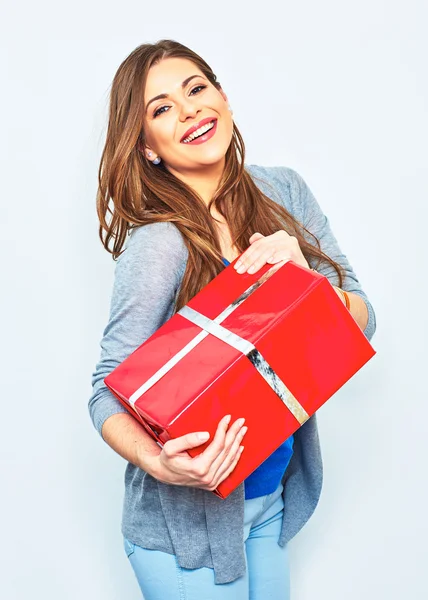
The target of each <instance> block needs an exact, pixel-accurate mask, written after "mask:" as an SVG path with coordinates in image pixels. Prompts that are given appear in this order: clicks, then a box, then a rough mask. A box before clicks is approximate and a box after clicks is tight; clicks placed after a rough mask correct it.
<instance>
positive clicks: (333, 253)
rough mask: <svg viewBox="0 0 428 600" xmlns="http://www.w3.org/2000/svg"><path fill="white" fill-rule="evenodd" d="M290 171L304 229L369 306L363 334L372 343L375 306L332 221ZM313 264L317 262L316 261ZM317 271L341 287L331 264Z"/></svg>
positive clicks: (345, 285) (345, 284)
mask: <svg viewBox="0 0 428 600" xmlns="http://www.w3.org/2000/svg"><path fill="white" fill-rule="evenodd" d="M287 171H288V173H290V176H289V180H290V193H291V195H292V196H294V197H295V198H296V199H297V200H298V202H299V204H300V207H301V214H302V222H303V225H304V226H305V227H306V229H308V230H309V231H310V232H311V233H313V234H314V235H315V236H316V237H317V238H318V240H319V242H320V245H321V250H322V251H323V252H324V253H325V254H327V256H329V257H330V258H331V259H333V260H334V261H335V262H337V263H339V264H340V265H341V266H342V267H343V269H344V271H345V273H346V276H345V279H344V282H343V286H342V289H344V290H345V291H346V292H352V293H354V294H357V295H358V296H361V298H362V299H363V300H364V302H365V303H366V306H367V310H368V316H369V319H368V323H367V326H366V328H365V329H364V330H363V333H364V335H365V336H366V338H367V339H368V340H369V341H370V340H371V339H372V337H373V335H374V333H375V331H376V315H375V312H374V309H373V306H372V304H371V302H370V300H369V299H368V297H367V294H366V293H365V291H364V290H363V288H362V285H361V283H360V282H359V280H358V278H357V275H356V274H355V271H354V269H353V267H352V265H351V264H350V262H349V260H348V258H347V257H346V255H345V254H344V253H343V251H342V250H341V248H340V247H339V244H338V241H337V239H336V237H335V235H334V233H333V231H332V228H331V225H330V221H329V219H328V217H327V216H326V215H325V214H324V213H323V211H322V209H321V207H320V205H319V203H318V202H317V200H316V199H315V197H314V195H313V193H312V191H311V190H310V188H309V186H308V185H307V183H306V182H305V181H304V179H303V178H302V177H301V176H300V175H299V173H297V172H296V171H294V170H293V169H287ZM306 236H307V234H305V237H306ZM307 240H308V241H310V242H311V243H313V240H311V238H310V237H309V236H307ZM312 260H313V261H315V260H316V259H312ZM308 262H309V263H310V266H311V267H314V266H315V262H314V263H313V264H311V261H308ZM317 271H318V272H319V273H321V274H322V275H325V276H326V277H327V278H328V279H329V281H330V282H331V284H332V285H338V283H339V281H338V275H337V273H336V271H335V269H334V268H333V267H332V266H331V265H330V264H329V263H327V262H326V261H323V262H322V263H321V264H320V266H319V267H318V268H317Z"/></svg>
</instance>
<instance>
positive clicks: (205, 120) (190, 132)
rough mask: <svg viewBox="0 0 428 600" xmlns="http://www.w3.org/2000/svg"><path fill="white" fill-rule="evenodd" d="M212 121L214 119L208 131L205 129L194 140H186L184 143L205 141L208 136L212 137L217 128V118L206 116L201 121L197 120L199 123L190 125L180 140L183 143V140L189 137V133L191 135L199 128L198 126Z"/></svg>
mask: <svg viewBox="0 0 428 600" xmlns="http://www.w3.org/2000/svg"><path fill="white" fill-rule="evenodd" d="M213 121H214V127H212V128H211V129H210V130H209V131H207V132H206V133H204V134H203V135H201V136H199V137H198V138H196V139H195V140H192V141H191V142H186V143H188V144H196V143H197V142H199V143H202V142H205V141H206V140H207V139H209V138H210V137H212V136H213V135H214V133H215V130H216V129H217V119H216V118H214V117H207V118H206V119H202V120H201V121H199V123H196V124H195V125H192V127H190V129H188V130H187V131H186V133H185V134H184V135H183V137H182V138H181V140H180V142H181V143H183V140H185V139H186V138H187V137H189V135H191V134H192V133H193V132H195V131H196V130H197V129H199V128H200V127H203V126H204V125H207V124H208V123H212V122H213Z"/></svg>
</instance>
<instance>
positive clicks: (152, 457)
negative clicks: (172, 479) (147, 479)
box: [138, 448, 161, 479]
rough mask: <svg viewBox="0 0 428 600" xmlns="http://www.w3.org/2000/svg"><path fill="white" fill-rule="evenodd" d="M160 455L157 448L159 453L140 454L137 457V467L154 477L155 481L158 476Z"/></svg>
mask: <svg viewBox="0 0 428 600" xmlns="http://www.w3.org/2000/svg"><path fill="white" fill-rule="evenodd" d="M160 453H161V449H160V448H159V452H158V453H156V452H150V453H147V451H146V452H144V451H143V452H142V453H141V454H140V456H139V457H138V466H139V467H140V469H142V470H143V471H145V472H146V473H148V474H149V475H151V476H152V477H154V478H155V479H159V478H160V477H159V475H160V462H159V455H160Z"/></svg>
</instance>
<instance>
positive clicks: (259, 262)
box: [247, 248, 275, 273]
mask: <svg viewBox="0 0 428 600" xmlns="http://www.w3.org/2000/svg"><path fill="white" fill-rule="evenodd" d="M274 251H275V250H274V249H272V248H266V249H265V250H264V252H263V253H261V254H259V255H258V256H255V257H254V259H253V260H252V262H251V264H249V265H248V268H247V272H248V273H257V271H258V270H259V269H261V268H262V267H263V266H264V265H265V264H266V263H267V262H268V258H270V257H271V256H272V254H273V252H274Z"/></svg>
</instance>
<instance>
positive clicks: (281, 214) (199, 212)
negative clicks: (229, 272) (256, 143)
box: [97, 40, 344, 310]
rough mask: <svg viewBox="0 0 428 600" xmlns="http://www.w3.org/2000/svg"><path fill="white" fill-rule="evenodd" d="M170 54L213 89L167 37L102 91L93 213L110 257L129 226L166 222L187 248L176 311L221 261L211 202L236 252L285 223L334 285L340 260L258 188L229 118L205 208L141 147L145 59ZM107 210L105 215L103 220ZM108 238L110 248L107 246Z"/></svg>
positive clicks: (141, 50)
mask: <svg viewBox="0 0 428 600" xmlns="http://www.w3.org/2000/svg"><path fill="white" fill-rule="evenodd" d="M170 57H179V58H185V59H188V60H191V61H192V62H193V63H194V64H195V65H196V66H197V67H198V68H199V69H200V70H201V71H202V73H203V74H204V75H205V77H206V78H207V79H208V80H209V81H210V82H211V83H212V85H214V86H215V87H216V88H217V89H220V88H221V86H220V83H219V82H218V81H217V77H216V75H215V74H214V73H213V71H212V69H211V67H210V66H209V65H208V64H207V63H206V62H205V61H204V60H203V59H202V58H201V57H200V56H199V55H198V54H196V53H195V52H193V51H192V50H190V49H189V48H187V47H186V46H183V45H182V44H180V43H178V42H176V41H174V40H160V41H158V42H157V43H155V44H142V45H141V46H138V47H137V48H136V49H135V50H134V51H133V52H131V54H130V55H129V56H128V57H127V58H126V59H125V60H124V61H123V62H122V64H121V65H120V66H119V69H118V70H117V72H116V74H115V76H114V79H113V83H112V87H111V92H110V108H109V121H108V129H107V136H106V142H105V146H104V149H103V152H102V156H101V162H100V167H99V172H98V181H99V188H98V192H97V213H98V218H99V221H100V226H99V236H100V239H101V241H102V243H103V246H104V248H105V249H106V250H107V251H108V252H110V253H111V254H112V255H113V259H114V260H116V259H117V258H118V256H119V255H120V254H121V253H122V252H123V250H122V248H123V245H124V242H125V239H126V236H127V234H128V233H129V231H130V230H131V229H132V228H134V227H140V226H142V225H147V224H148V223H153V222H159V221H171V222H173V223H174V224H175V225H176V227H177V228H178V229H179V231H180V232H181V234H182V236H183V240H184V243H185V244H186V246H187V249H188V260H187V266H186V270H185V272H184V276H183V280H182V283H181V287H180V290H179V293H178V295H177V299H176V305H175V310H179V309H180V308H181V307H182V306H184V305H185V304H187V302H188V301H189V300H190V299H191V298H192V297H193V296H194V295H195V294H196V293H197V292H199V291H200V290H201V289H202V288H203V287H204V286H205V285H206V284H207V283H209V281H211V280H212V279H213V277H215V276H216V275H218V273H220V271H221V270H222V269H223V268H225V267H224V264H223V262H222V253H221V246H220V240H219V236H218V230H217V228H216V226H215V224H214V222H213V220H214V219H213V217H212V215H211V214H210V208H211V205H212V204H214V207H215V208H216V210H217V211H218V212H219V213H220V214H221V215H222V216H223V217H224V219H225V221H226V222H227V224H228V226H229V229H230V233H231V237H232V245H233V246H236V248H237V249H238V251H239V253H241V252H243V251H244V250H245V249H246V248H248V246H249V245H250V243H249V238H250V237H251V235H252V234H253V233H254V232H256V231H258V232H259V233H261V234H262V235H265V236H267V235H271V234H272V233H274V232H275V231H278V230H279V229H285V230H286V231H287V232H288V233H289V234H290V235H294V236H295V237H296V238H297V240H298V242H299V245H300V248H301V250H302V253H303V255H304V256H305V258H306V260H308V262H309V258H310V257H312V258H318V259H320V260H321V261H327V262H328V263H330V264H331V265H332V267H333V268H334V269H335V270H336V272H337V274H338V278H339V286H340V287H342V283H343V277H344V271H343V269H342V267H341V265H339V264H338V263H336V262H334V261H333V260H332V259H331V258H329V257H328V256H327V255H326V254H324V253H323V252H322V251H321V249H320V244H319V241H318V240H317V238H316V237H315V236H314V235H313V234H312V233H311V232H309V231H308V230H307V229H306V228H305V227H303V224H302V223H300V222H299V221H297V220H296V219H295V218H294V217H293V216H292V215H291V214H290V213H289V212H288V211H287V210H286V209H285V208H284V207H282V206H280V205H279V204H278V203H277V202H274V201H273V200H271V199H270V198H269V197H268V196H266V195H265V194H263V193H262V191H261V190H260V189H259V188H258V187H257V185H256V184H255V183H254V181H253V179H252V177H251V175H250V174H249V173H248V172H247V171H246V170H245V168H244V161H245V146H244V141H243V139H242V136H241V134H240V132H239V130H238V128H237V126H236V124H235V123H234V124H233V136H232V141H231V143H230V145H229V148H228V149H227V152H226V157H225V167H224V172H223V176H222V179H221V181H220V184H219V187H218V189H217V191H216V192H215V194H214V196H213V198H212V199H211V201H210V203H209V206H208V207H207V205H206V204H205V203H204V201H203V200H202V198H201V197H200V196H199V195H198V194H197V193H196V192H195V191H194V190H193V189H191V188H190V186H188V185H186V184H185V183H184V182H183V181H181V180H180V179H178V178H177V177H175V176H174V175H173V174H172V173H170V172H169V171H168V170H167V169H166V168H165V166H164V165H163V163H160V164H159V165H153V164H152V163H151V162H150V161H149V160H148V159H147V158H146V157H145V156H144V154H143V153H142V152H141V150H140V148H143V147H144V143H145V136H144V129H143V119H144V89H145V82H146V79H147V74H148V71H149V69H150V67H151V66H152V65H155V64H157V63H158V62H160V61H161V60H162V59H164V58H170ZM110 205H111V206H110ZM108 214H109V215H110V216H111V218H110V219H109V222H107V215H108ZM303 232H306V233H307V234H308V235H309V236H311V237H312V238H313V240H314V244H311V243H310V242H309V241H307V240H306V239H305V238H304V236H303ZM112 239H113V248H112V249H110V248H109V243H110V241H111V240H112ZM125 251H126V250H125Z"/></svg>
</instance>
